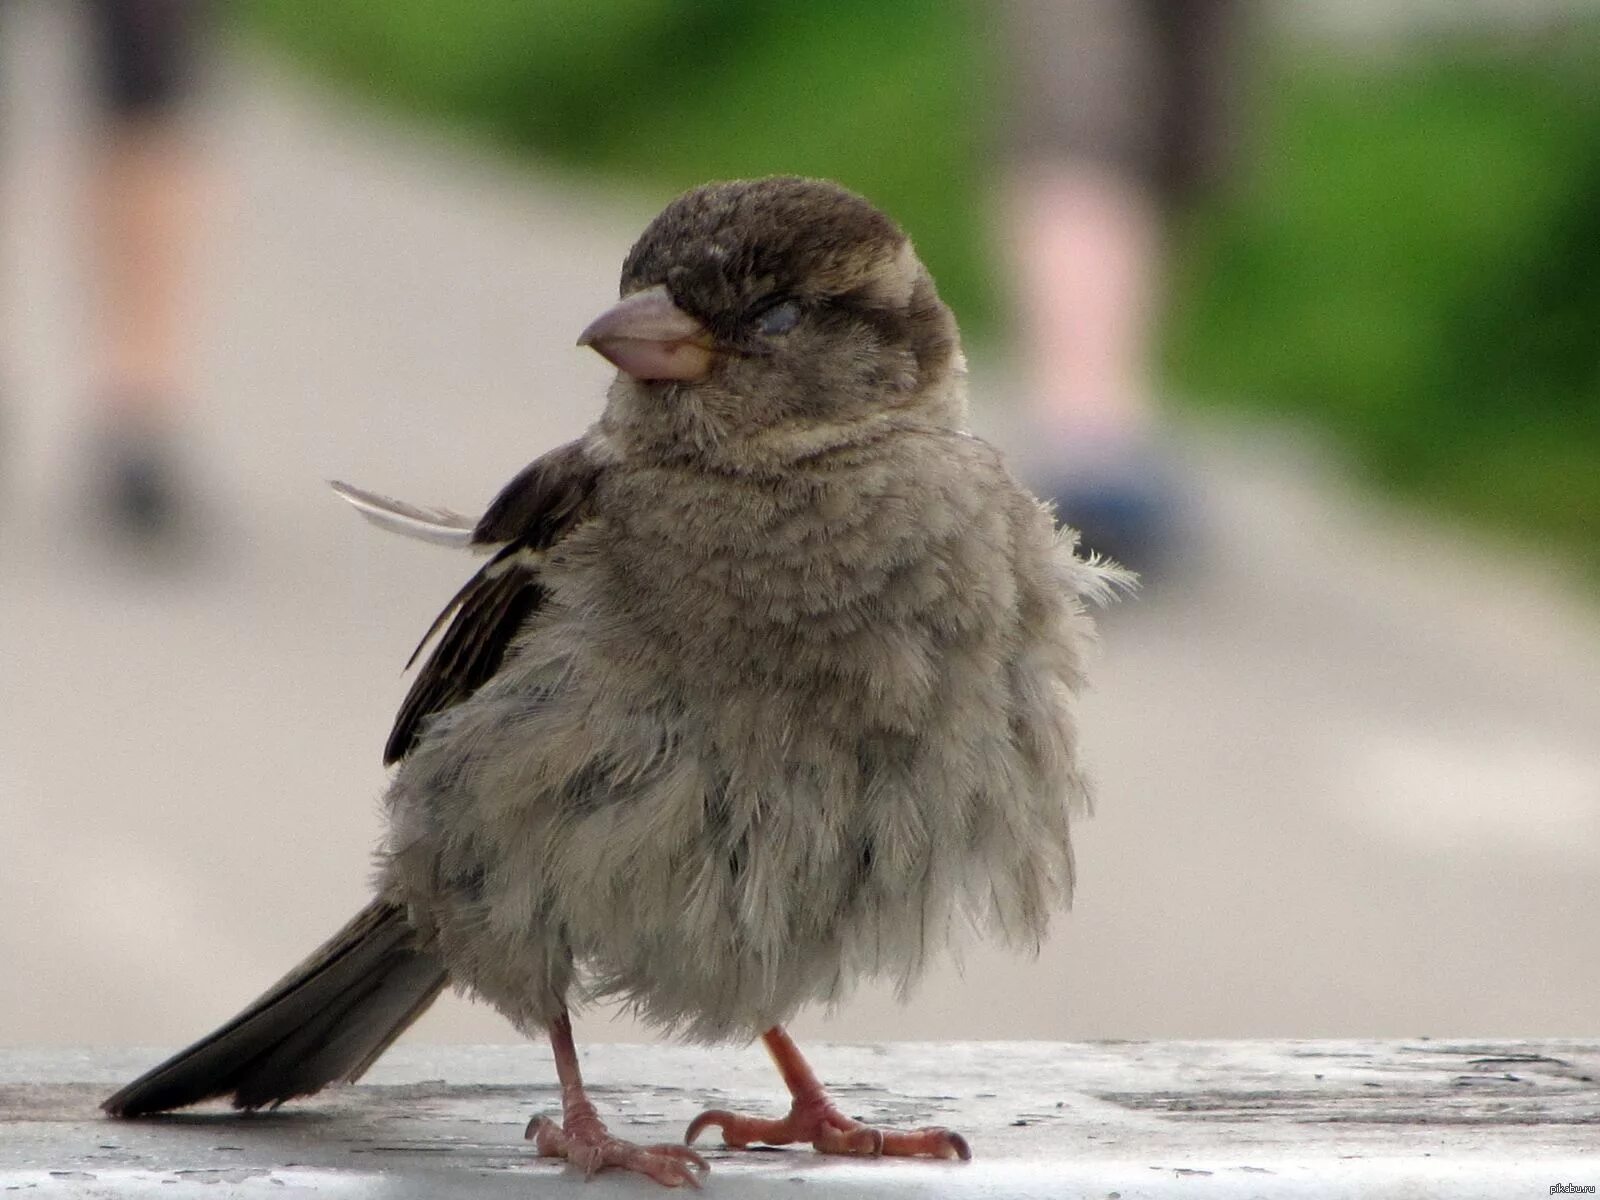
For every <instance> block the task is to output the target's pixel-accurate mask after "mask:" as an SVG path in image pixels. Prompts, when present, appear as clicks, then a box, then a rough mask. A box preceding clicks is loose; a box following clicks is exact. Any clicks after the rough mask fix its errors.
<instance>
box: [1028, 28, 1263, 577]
mask: <svg viewBox="0 0 1600 1200" xmlns="http://www.w3.org/2000/svg"><path fill="white" fill-rule="evenodd" d="M1237 8H1238V5H1237V4H1236V3H1235V2H1234V0H1009V3H1008V4H1007V6H1006V9H1005V11H1006V16H1007V20H1008V33H1009V37H1010V41H1009V54H1010V56H1011V63H1012V66H1013V68H1014V69H1013V71H1012V72H1011V77H1012V78H1013V79H1014V81H1015V91H1014V95H1013V105H1012V123H1011V127H1010V129H1009V130H1008V136H1009V141H1010V164H1009V170H1008V189H1007V190H1008V194H1007V197H1006V217H1007V227H1008V233H1009V238H1008V240H1009V242H1010V246H1011V250H1012V254H1013V270H1014V275H1015V279H1016V285H1017V286H1016V307H1017V316H1018V332H1019V334H1020V344H1021V351H1022V357H1023V361H1024V368H1025V371H1026V379H1027V383H1028V387H1029V394H1030V398H1031V404H1032V424H1033V427H1034V441H1035V444H1036V446H1038V447H1039V452H1040V455H1041V456H1042V457H1043V458H1044V459H1045V461H1044V462H1042V463H1040V464H1039V466H1038V468H1037V472H1036V473H1037V474H1038V479H1037V483H1038V484H1039V486H1040V487H1041V488H1042V489H1043V490H1045V491H1047V492H1048V493H1049V494H1050V495H1052V496H1053V498H1054V499H1055V500H1056V501H1057V504H1058V509H1059V511H1060V513H1061V515H1062V518H1063V519H1064V520H1065V521H1067V522H1068V523H1069V524H1072V525H1074V526H1076V527H1077V528H1079V529H1080V530H1081V531H1082V532H1083V534H1084V539H1085V542H1086V543H1087V544H1088V545H1089V547H1090V548H1091V549H1097V550H1100V551H1102V552H1104V553H1107V554H1110V555H1111V556H1112V557H1116V558H1119V559H1121V560H1123V561H1125V562H1127V563H1129V565H1132V566H1135V567H1138V568H1140V569H1142V570H1149V569H1150V568H1151V567H1152V566H1154V565H1155V564H1156V563H1157V561H1158V560H1159V559H1161V558H1162V557H1163V554H1164V551H1165V549H1166V543H1167V542H1168V541H1169V540H1170V526H1171V525H1172V523H1173V518H1174V511H1173V510H1174V507H1175V504H1176V498H1175V497H1176V493H1175V490H1174V488H1173V485H1172V479H1171V474H1172V472H1171V470H1170V467H1169V466H1168V464H1167V462H1166V458H1165V454H1164V453H1163V452H1162V450H1161V449H1160V448H1159V432H1160V424H1161V413H1160V410H1159V406H1158V404H1157V401H1156V398H1157V395H1158V392H1159V389H1158V386H1157V383H1156V381H1155V378H1154V361H1155V353H1154V347H1155V342H1156V333H1157V324H1158V317H1159V310H1160V306H1161V296H1162V291H1163V285H1164V279H1163V269H1164V261H1165V234H1166V228H1165V222H1166V217H1167V215H1168V214H1169V212H1170V211H1171V210H1172V209H1173V208H1174V207H1176V206H1177V205H1178V204H1179V203H1181V202H1183V201H1184V200H1186V199H1187V198H1188V197H1189V196H1190V195H1191V194H1192V193H1193V191H1194V190H1195V189H1196V187H1197V185H1198V184H1199V183H1200V182H1201V181H1202V180H1203V178H1204V177H1205V176H1206V175H1208V174H1210V173H1212V172H1213V171H1214V170H1215V166H1216V163H1217V162H1218V161H1219V159H1220V155H1219V154H1218V153H1217V150H1218V146H1219V144H1220V143H1221V142H1222V141H1223V140H1224V137H1223V133H1224V132H1225V131H1223V130H1222V125H1223V124H1224V123H1225V122H1226V120H1227V116H1226V114H1225V113H1224V106H1223V105H1222V104H1221V103H1220V101H1221V100H1222V98H1223V97H1225V96H1226V95H1227V93H1229V92H1230V91H1231V90H1232V79H1231V78H1222V77H1221V76H1223V75H1227V74H1228V72H1229V64H1228V63H1227V54H1226V51H1227V48H1228V47H1229V46H1230V45H1231V43H1232V41H1233V38H1232V36H1231V31H1232V30H1233V28H1234V27H1235V26H1236V25H1237V20H1236V17H1235V13H1236V10H1237Z"/></svg>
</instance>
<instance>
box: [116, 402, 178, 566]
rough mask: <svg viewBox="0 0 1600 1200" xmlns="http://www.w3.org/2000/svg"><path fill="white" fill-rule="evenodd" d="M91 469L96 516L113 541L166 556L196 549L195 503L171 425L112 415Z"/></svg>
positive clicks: (140, 552) (142, 417)
mask: <svg viewBox="0 0 1600 1200" xmlns="http://www.w3.org/2000/svg"><path fill="white" fill-rule="evenodd" d="M90 468H91V470H92V471H93V472H94V475H93V480H92V482H91V488H92V492H91V495H90V501H91V504H92V506H93V511H92V515H93V518H94V519H95V520H96V522H97V523H98V524H99V525H100V526H101V528H102V531H103V532H104V533H105V534H107V535H108V536H109V537H110V538H111V539H112V540H113V541H114V542H116V543H117V544H119V545H120V546H121V547H123V548H126V549H129V550H132V551H134V552H136V553H138V554H140V555H142V556H147V557H160V558H163V559H165V558H170V557H171V556H173V555H174V554H177V553H179V552H182V551H186V550H188V549H190V548H191V543H192V541H193V537H194V533H195V528H196V521H195V507H196V506H195V500H194V497H193V494H192V490H191V488H190V485H189V480H188V473H187V471H186V470H185V469H184V466H183V455H182V454H181V453H180V439H179V436H178V432H177V430H176V428H174V427H173V426H172V425H171V424H169V423H168V422H166V421H165V420H161V419H151V418H147V417H144V416H132V415H126V414H122V413H113V414H112V415H111V416H109V417H108V418H106V419H104V420H103V422H102V424H101V427H100V429H99V430H98V431H97V432H96V434H95V444H94V446H93V448H92V450H91V455H90Z"/></svg>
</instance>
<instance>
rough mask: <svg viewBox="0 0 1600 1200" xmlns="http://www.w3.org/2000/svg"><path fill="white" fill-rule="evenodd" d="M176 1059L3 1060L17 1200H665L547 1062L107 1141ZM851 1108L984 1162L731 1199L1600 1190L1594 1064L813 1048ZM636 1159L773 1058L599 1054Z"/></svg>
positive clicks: (223, 1114)
mask: <svg viewBox="0 0 1600 1200" xmlns="http://www.w3.org/2000/svg"><path fill="white" fill-rule="evenodd" d="M158 1054H159V1052H156V1051H151V1052H135V1051H117V1052H114V1053H113V1052H104V1053H89V1052H62V1051H39V1052H32V1051H26V1050H12V1051H5V1052H0V1194H10V1192H11V1191H12V1190H13V1189H16V1190H17V1191H18V1192H24V1193H29V1194H39V1195H41V1196H45V1195H60V1196H80V1197H89V1196H139V1195H150V1196H155V1195H160V1196H165V1197H182V1196H185V1195H189V1194H191V1193H192V1194H194V1195H196V1196H219V1195H260V1196H278V1195H299V1194H319V1195H332V1196H359V1197H368V1196H370V1197H395V1198H400V1197H408V1198H409V1197H418V1198H420V1197H437V1198H439V1200H446V1198H448V1197H453V1196H498V1195H517V1196H529V1195H566V1194H572V1195H582V1196H584V1197H586V1198H588V1200H601V1198H602V1197H605V1196H610V1195H628V1196H636V1197H638V1196H647V1195H650V1194H652V1190H651V1189H652V1187H653V1185H648V1184H647V1183H645V1182H644V1181H641V1180H638V1179H633V1178H628V1177H622V1176H616V1175H610V1174H608V1175H603V1176H601V1177H600V1178H599V1179H597V1180H595V1181H594V1182H592V1183H591V1184H589V1185H588V1186H587V1187H585V1186H584V1185H583V1183H582V1180H581V1179H580V1178H579V1177H578V1176H576V1175H575V1174H574V1173H573V1172H571V1171H570V1170H568V1169H567V1168H566V1167H564V1166H563V1165H561V1164H557V1163H551V1162H543V1161H540V1160H538V1159H536V1158H535V1157H534V1156H533V1154H532V1150H531V1147H530V1146H529V1145H528V1144H527V1143H525V1142H524V1141H523V1140H522V1130H523V1126H524V1124H525V1123H526V1121H527V1119H528V1117H529V1116H531V1115H533V1114H536V1113H553V1112H555V1111H556V1109H557V1105H558V1100H557V1094H556V1090H555V1088H554V1086H553V1083H552V1080H553V1068H552V1064H551V1061H550V1055H549V1052H548V1050H547V1048H545V1047H543V1046H520V1047H503V1046H479V1047H455V1048H449V1049H443V1048H441V1049H436V1050H428V1049H426V1048H420V1047H413V1048H409V1049H408V1048H400V1049H398V1050H396V1051H394V1052H392V1053H391V1054H390V1055H389V1056H388V1057H386V1058H385V1059H384V1060H382V1061H381V1062H380V1063H379V1064H378V1066H377V1067H376V1068H375V1069H374V1070H373V1072H372V1073H371V1075H370V1076H369V1077H368V1081H366V1082H363V1083H361V1084H359V1085H356V1086H354V1087H347V1088H341V1089H337V1090H334V1091H330V1092H328V1093H326V1094H324V1095H323V1096H320V1097H317V1098H315V1099H311V1100H306V1101H300V1102H297V1103H295V1104H292V1105H288V1106H285V1107H284V1108H283V1109H280V1110H278V1111H276V1112H268V1113H257V1114H247V1115H236V1114H233V1113H231V1112H229V1111H227V1110H226V1109H220V1108H208V1109H202V1110H199V1111H196V1112H193V1113H188V1114H182V1115H178V1116H173V1117H165V1118H157V1119H151V1120H144V1121H135V1122H113V1121H110V1120H107V1119H103V1118H101V1117H99V1116H98V1114H97V1113H96V1111H95V1105H96V1104H97V1103H98V1101H99V1100H101V1099H102V1098H104V1096H105V1095H106V1094H107V1093H108V1092H109V1091H110V1090H112V1087H113V1085H115V1084H117V1083H120V1082H123V1081H124V1080H125V1079H126V1078H127V1077H128V1076H129V1075H130V1074H132V1073H134V1072H136V1071H138V1070H142V1069H143V1068H144V1067H146V1066H148V1065H150V1064H151V1063H152V1062H153V1061H154V1060H155V1059H156V1057H157V1056H158ZM812 1057H813V1061H814V1063H815V1064H816V1066H817V1068H818V1069H819V1071H820V1072H821V1073H822V1074H823V1075H824V1076H825V1077H826V1078H827V1079H829V1080H830V1081H831V1086H832V1087H833V1089H834V1092H835V1095H836V1096H837V1097H838V1099H839V1101H840V1103H841V1107H843V1109H844V1110H845V1111H846V1112H848V1113H851V1114H853V1115H856V1116H859V1117H862V1118H865V1119H868V1120H871V1121H882V1122H885V1123H898V1124H903V1125H921V1124H929V1123H942V1124H947V1125H950V1126H952V1127H955V1128H959V1129H961V1130H962V1131H963V1132H965V1133H966V1134H967V1135H968V1137H969V1139H970V1141H971V1143H972V1146H973V1151H974V1161H973V1162H972V1163H971V1164H967V1165H962V1164H955V1163H942V1162H940V1163H934V1162H908V1161H891V1160H880V1161H860V1160H845V1159H830V1158H823V1157H821V1156H819V1155H816V1154H814V1153H813V1152H812V1151H810V1150H809V1149H786V1150H767V1151H746V1152H735V1151H726V1150H720V1149H710V1150H708V1157H709V1158H710V1159H711V1163H712V1171H711V1175H710V1177H709V1178H708V1180H707V1185H706V1191H707V1193H708V1194H711V1195H722V1196H727V1197H745V1196H748V1197H766V1196H785V1197H790V1198H793V1197H803V1196H806V1195H813V1194H816V1195H827V1196H867V1195H873V1196H911V1195H917V1196H996V1197H998V1196H1017V1197H1040V1198H1044V1197H1052V1198H1053V1197H1062V1196H1073V1197H1084V1198H1086V1200H1102V1198H1106V1197H1120V1198H1121V1200H1135V1198H1137V1197H1169V1196H1170V1197H1197V1198H1202V1197H1250V1196H1259V1197H1308V1198H1309V1197H1352V1198H1354V1197H1363V1198H1371V1197H1391V1196H1392V1197H1427V1196H1445V1195H1448V1196H1451V1197H1456V1198H1473V1197H1485V1198H1488V1197H1494V1198H1495V1200H1502V1198H1505V1197H1513V1196H1529V1197H1532V1196H1544V1195H1546V1194H1548V1189H1549V1187H1550V1186H1551V1185H1552V1184H1559V1183H1573V1184H1579V1185H1585V1184H1600V1153H1597V1150H1600V1083H1597V1080H1600V1043H1595V1042H1567V1041H1541V1042H1433V1041H1416V1042H1407V1043H1400V1042H1374V1041H1303V1042H1294V1041H1289V1042H1260V1041H1237V1042H1121V1043H1073V1042H997V1043H948V1044H937V1043H900V1044H886V1045H877V1046H871V1045H829V1046H818V1047H816V1048H815V1050H814V1053H813V1055H812ZM584 1071H585V1074H586V1076H587V1078H588V1079H589V1081H590V1083H591V1086H592V1089H593V1094H594V1098H595V1100H596V1102H597V1103H598V1104H599V1106H600V1107H601V1109H602V1110H603V1112H604V1113H605V1114H606V1115H608V1116H609V1117H610V1118H612V1120H613V1128H614V1130H615V1131H617V1132H619V1133H621V1134H623V1135H624V1136H632V1137H634V1138H636V1139H642V1140H651V1141H666V1140H676V1139H677V1138H678V1137H680V1136H681V1135H682V1131H683V1128H684V1127H685V1125H686V1124H687V1123H688V1121H689V1120H690V1118H691V1117H692V1116H693V1115H694V1114H695V1113H696V1112H698V1111H699V1109H700V1108H702V1107H705V1106H708V1105H715V1106H718V1107H735V1108H738V1107H747V1108H749V1109H750V1110H751V1111H756V1112H763V1111H773V1112H776V1111H777V1110H778V1109H779V1108H780V1107H781V1094H782V1093H781V1088H780V1086H779V1085H778V1082H777V1079H776V1077H775V1075H774V1073H773V1071H772V1070H771V1068H770V1066H769V1065H768V1064H767V1062H766V1060H765V1058H764V1056H763V1055H762V1054H761V1053H760V1051H759V1050H758V1049H756V1048H753V1047H751V1048H729V1047H720V1048H715V1049H709V1050H708V1049H700V1048H692V1047H680V1046H664V1045H651V1046H629V1045H621V1044H610V1045H602V1046H595V1047H591V1048H590V1049H589V1050H587V1051H586V1052H585V1053H584Z"/></svg>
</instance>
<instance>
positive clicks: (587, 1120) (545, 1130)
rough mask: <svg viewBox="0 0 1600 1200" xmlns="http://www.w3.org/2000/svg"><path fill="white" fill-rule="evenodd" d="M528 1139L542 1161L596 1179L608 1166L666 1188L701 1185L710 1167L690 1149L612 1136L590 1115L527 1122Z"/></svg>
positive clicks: (536, 1118)
mask: <svg viewBox="0 0 1600 1200" xmlns="http://www.w3.org/2000/svg"><path fill="white" fill-rule="evenodd" d="M525 1136H526V1137H528V1138H530V1139H532V1141H533V1144H534V1148H535V1149H536V1150H537V1151H538V1152H539V1157H540V1158H564V1159H566V1160H567V1161H568V1162H569V1163H571V1164H572V1165H573V1166H575V1167H577V1168H578V1169H579V1170H580V1171H582V1172H583V1175H584V1178H585V1179H593V1178H594V1177H595V1175H597V1174H598V1173H599V1172H601V1171H604V1170H606V1169H607V1168H608V1167H611V1168H615V1169H617V1170H620V1171H632V1172H634V1173H635V1174H636V1175H648V1176H649V1177H650V1178H651V1179H654V1180H655V1181H656V1182H657V1183H659V1184H662V1185H663V1186H665V1187H682V1186H683V1185H684V1184H688V1185H689V1186H690V1187H693V1188H697V1187H699V1186H700V1176H699V1175H697V1174H696V1173H695V1172H696V1170H698V1171H700V1172H701V1173H704V1172H706V1171H709V1170H710V1169H711V1168H710V1166H709V1164H707V1162H706V1160H705V1159H703V1158H701V1157H700V1156H699V1155H698V1154H696V1153H695V1152H694V1151H693V1150H691V1149H689V1147H687V1146H679V1145H675V1144H674V1145H667V1144H662V1145H658V1146H639V1145H636V1144H634V1143H633V1142H625V1141H623V1140H622V1139H621V1138H614V1137H612V1136H611V1133H610V1131H609V1130H607V1129H606V1127H605V1125H604V1124H603V1123H602V1122H601V1121H600V1120H599V1119H598V1118H597V1117H593V1116H589V1115H587V1114H579V1115H577V1116H574V1117H570V1118H568V1120H567V1123H566V1124H565V1125H564V1126H563V1125H557V1124H556V1123H555V1122H554V1121H552V1120H551V1119H550V1118H549V1117H535V1118H534V1119H533V1120H531V1121H529V1122H528V1129H527V1132H526V1134H525Z"/></svg>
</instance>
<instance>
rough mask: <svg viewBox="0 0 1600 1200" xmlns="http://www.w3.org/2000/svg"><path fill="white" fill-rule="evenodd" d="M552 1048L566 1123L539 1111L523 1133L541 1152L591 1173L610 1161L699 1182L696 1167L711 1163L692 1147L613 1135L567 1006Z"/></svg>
mask: <svg viewBox="0 0 1600 1200" xmlns="http://www.w3.org/2000/svg"><path fill="white" fill-rule="evenodd" d="M550 1048H551V1049H552V1050H553V1051H555V1056H556V1078H557V1079H559V1080H560V1081H561V1124H559V1125H557V1124H556V1123H555V1122H554V1121H552V1120H551V1119H550V1118H549V1117H535V1118H534V1119H533V1120H531V1121H529V1122H528V1128H527V1131H526V1133H525V1135H524V1136H526V1137H528V1138H531V1139H532V1140H533V1143H534V1146H535V1148H536V1149H537V1150H538V1151H539V1155H540V1157H542V1158H564V1159H566V1160H567V1161H568V1162H569V1163H571V1164H572V1165H573V1166H575V1167H578V1168H579V1169H581V1170H582V1171H583V1173H584V1176H585V1177H586V1178H589V1179H592V1178H594V1176H595V1175H596V1174H597V1173H598V1172H600V1171H603V1170H605V1169H606V1168H607V1167H616V1168H618V1169H620V1170H623V1171H634V1172H637V1173H638V1174H640V1175H648V1176H649V1177H650V1178H651V1179H654V1180H655V1181H656V1182H657V1183H661V1184H665V1185H666V1186H667V1187H678V1186H680V1185H682V1184H685V1183H687V1184H688V1185H689V1186H690V1187H699V1186H700V1177H699V1176H698V1175H696V1174H695V1171H696V1169H698V1170H700V1171H708V1170H710V1169H711V1168H710V1166H709V1165H708V1164H707V1163H706V1160H705V1159H703V1158H701V1157H700V1156H699V1155H698V1154H696V1153H695V1152H694V1151H693V1150H691V1149H689V1147H687V1146H678V1145H657V1146H638V1145H635V1144H634V1143H633V1142H625V1141H623V1140H622V1139H621V1138H614V1137H612V1136H611V1132H610V1130H608V1129H607V1128H606V1126H605V1122H603V1121H602V1120H601V1119H600V1114H599V1113H597V1112H596V1111H595V1108H594V1105H593V1104H592V1103H591V1102H590V1100H589V1096H588V1094H587V1093H586V1092H585V1091H584V1090H583V1073H582V1072H581V1071H580V1070H579V1069H578V1048H577V1047H576V1046H575V1045H574V1044H573V1041H572V1021H571V1019H570V1018H569V1017H568V1016H567V1014H566V1013H565V1012H563V1013H562V1014H561V1016H559V1017H558V1018H556V1020H555V1021H554V1022H552V1023H551V1025H550Z"/></svg>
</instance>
